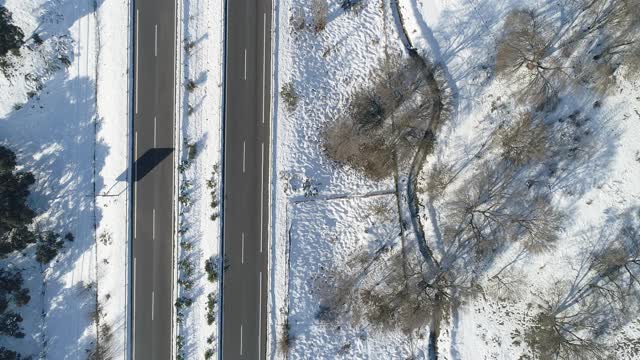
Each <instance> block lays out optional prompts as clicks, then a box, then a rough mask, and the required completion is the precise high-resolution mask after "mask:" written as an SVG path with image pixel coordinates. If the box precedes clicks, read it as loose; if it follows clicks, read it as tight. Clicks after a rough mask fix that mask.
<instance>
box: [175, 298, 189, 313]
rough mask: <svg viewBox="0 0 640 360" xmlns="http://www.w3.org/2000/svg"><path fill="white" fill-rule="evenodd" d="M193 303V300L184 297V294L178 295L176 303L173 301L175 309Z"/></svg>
mask: <svg viewBox="0 0 640 360" xmlns="http://www.w3.org/2000/svg"><path fill="white" fill-rule="evenodd" d="M192 304H193V300H192V299H190V298H188V297H186V296H180V297H178V298H177V299H176V303H175V307H176V309H178V310H180V309H184V308H187V307H189V306H191V305H192Z"/></svg>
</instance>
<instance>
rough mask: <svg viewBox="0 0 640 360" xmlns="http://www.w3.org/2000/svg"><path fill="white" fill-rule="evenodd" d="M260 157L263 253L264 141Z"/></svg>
mask: <svg viewBox="0 0 640 360" xmlns="http://www.w3.org/2000/svg"><path fill="white" fill-rule="evenodd" d="M260 159H261V160H260V253H262V236H263V231H262V225H263V221H264V216H263V213H264V143H262V155H261V156H260Z"/></svg>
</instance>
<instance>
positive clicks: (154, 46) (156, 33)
mask: <svg viewBox="0 0 640 360" xmlns="http://www.w3.org/2000/svg"><path fill="white" fill-rule="evenodd" d="M153 52H154V54H155V56H158V24H156V29H155V41H154V43H153Z"/></svg>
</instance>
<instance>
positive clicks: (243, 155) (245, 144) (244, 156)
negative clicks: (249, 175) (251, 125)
mask: <svg viewBox="0 0 640 360" xmlns="http://www.w3.org/2000/svg"><path fill="white" fill-rule="evenodd" d="M246 160H247V142H246V141H243V142H242V173H243V174H244V172H245V170H246V168H245V165H246Z"/></svg>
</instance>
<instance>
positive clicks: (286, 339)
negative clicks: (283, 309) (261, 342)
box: [278, 318, 295, 354]
mask: <svg viewBox="0 0 640 360" xmlns="http://www.w3.org/2000/svg"><path fill="white" fill-rule="evenodd" d="M281 331H282V334H281V335H280V341H279V343H278V347H279V348H280V352H281V353H283V354H288V353H289V349H291V345H293V343H294V341H295V337H294V336H293V335H291V325H289V319H288V318H287V319H286V320H285V321H284V324H282V328H281Z"/></svg>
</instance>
